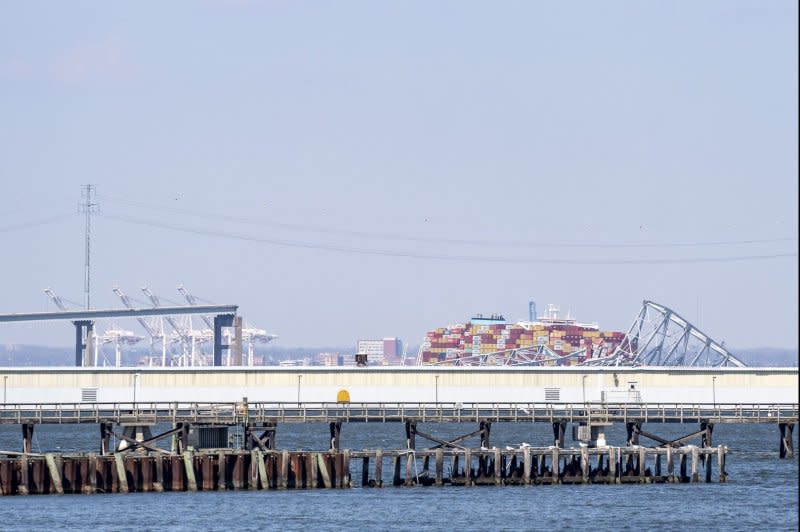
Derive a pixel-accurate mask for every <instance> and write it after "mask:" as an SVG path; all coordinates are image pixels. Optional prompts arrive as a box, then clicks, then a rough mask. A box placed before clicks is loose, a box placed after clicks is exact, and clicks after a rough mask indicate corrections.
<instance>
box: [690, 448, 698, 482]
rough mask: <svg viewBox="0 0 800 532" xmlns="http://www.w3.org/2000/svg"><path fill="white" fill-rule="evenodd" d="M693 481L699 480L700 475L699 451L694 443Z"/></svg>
mask: <svg viewBox="0 0 800 532" xmlns="http://www.w3.org/2000/svg"><path fill="white" fill-rule="evenodd" d="M691 449H692V482H699V481H700V475H699V474H698V472H697V465H698V464H697V462H698V453H697V446H696V445H692V446H691Z"/></svg>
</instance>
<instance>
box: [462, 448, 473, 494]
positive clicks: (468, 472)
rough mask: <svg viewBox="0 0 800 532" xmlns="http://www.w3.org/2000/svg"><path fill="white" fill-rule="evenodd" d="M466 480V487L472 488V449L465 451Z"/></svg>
mask: <svg viewBox="0 0 800 532" xmlns="http://www.w3.org/2000/svg"><path fill="white" fill-rule="evenodd" d="M464 478H465V479H466V482H465V483H464V485H465V486H467V487H469V486H472V451H471V450H470V449H464Z"/></svg>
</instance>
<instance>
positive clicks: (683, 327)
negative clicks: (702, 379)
mask: <svg viewBox="0 0 800 532" xmlns="http://www.w3.org/2000/svg"><path fill="white" fill-rule="evenodd" d="M583 365H593V366H682V367H697V366H700V367H722V366H728V367H730V366H735V367H745V366H746V364H744V363H743V362H742V361H741V360H739V359H737V358H736V357H735V356H733V355H732V354H731V353H730V352H729V351H728V350H727V349H725V348H724V347H723V346H722V345H721V344H719V343H717V342H715V341H714V340H713V339H712V338H711V337H710V336H708V335H707V334H705V333H704V332H702V331H701V330H700V329H698V328H697V327H695V326H694V325H692V323H690V322H689V320H687V319H685V318H683V317H681V316H680V315H679V314H678V313H676V312H675V311H674V310H672V309H670V308H667V307H665V306H664V305H661V304H658V303H655V302H653V301H647V300H645V301H643V302H642V309H641V310H640V311H639V314H638V315H637V316H636V319H635V320H634V321H633V324H632V325H631V327H630V329H628V332H627V334H626V335H625V337H624V338H623V340H622V342H620V344H619V345H618V346H617V347H616V349H614V351H613V352H611V354H610V355H608V356H601V357H599V358H593V359H589V360H586V361H585V362H583Z"/></svg>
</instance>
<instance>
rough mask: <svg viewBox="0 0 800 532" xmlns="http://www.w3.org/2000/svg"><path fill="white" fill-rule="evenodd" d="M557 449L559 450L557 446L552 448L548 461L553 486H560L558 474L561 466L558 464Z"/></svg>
mask: <svg viewBox="0 0 800 532" xmlns="http://www.w3.org/2000/svg"><path fill="white" fill-rule="evenodd" d="M562 434H563V430H562ZM558 449H559V448H558V446H553V450H552V452H551V454H552V456H551V458H550V460H551V470H552V477H553V484H560V483H561V478H560V474H559V473H560V471H559V469H560V466H561V464H559V457H558V456H559V452H558Z"/></svg>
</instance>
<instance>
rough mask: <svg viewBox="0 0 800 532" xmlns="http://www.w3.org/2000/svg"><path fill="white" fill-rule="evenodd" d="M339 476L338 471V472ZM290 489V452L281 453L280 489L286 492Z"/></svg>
mask: <svg viewBox="0 0 800 532" xmlns="http://www.w3.org/2000/svg"><path fill="white" fill-rule="evenodd" d="M336 473H337V476H338V473H339V472H338V471H337V472H336ZM288 487H289V451H287V450H286V449H284V450H283V451H282V452H281V468H280V472H279V474H278V489H282V490H285V489H286V488H288Z"/></svg>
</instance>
